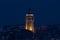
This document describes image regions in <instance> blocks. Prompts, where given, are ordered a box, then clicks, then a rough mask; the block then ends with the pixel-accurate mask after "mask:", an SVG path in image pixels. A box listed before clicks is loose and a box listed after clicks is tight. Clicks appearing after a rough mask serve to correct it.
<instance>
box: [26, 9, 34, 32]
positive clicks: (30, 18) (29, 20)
mask: <svg viewBox="0 0 60 40" xmlns="http://www.w3.org/2000/svg"><path fill="white" fill-rule="evenodd" d="M25 28H26V30H29V31H32V32H34V14H33V13H32V12H31V10H30V9H29V12H28V13H27V14H26V27H25Z"/></svg>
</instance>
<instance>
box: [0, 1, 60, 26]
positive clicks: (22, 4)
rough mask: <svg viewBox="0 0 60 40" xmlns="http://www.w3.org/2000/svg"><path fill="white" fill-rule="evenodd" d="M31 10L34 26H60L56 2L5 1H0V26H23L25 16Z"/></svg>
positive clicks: (59, 4) (58, 4)
mask: <svg viewBox="0 0 60 40" xmlns="http://www.w3.org/2000/svg"><path fill="white" fill-rule="evenodd" d="M28 8H32V11H33V12H34V15H35V25H48V24H50V25H51V24H60V1H58V0H14V1H13V0H10V1H9V0H5V1H3V0H2V1H0V26H3V25H14V24H20V25H21V24H25V14H26V13H27V12H28Z"/></svg>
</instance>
